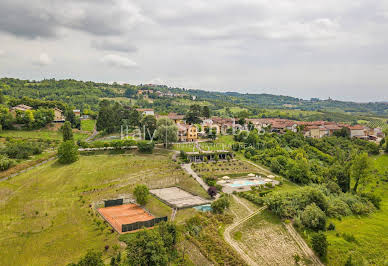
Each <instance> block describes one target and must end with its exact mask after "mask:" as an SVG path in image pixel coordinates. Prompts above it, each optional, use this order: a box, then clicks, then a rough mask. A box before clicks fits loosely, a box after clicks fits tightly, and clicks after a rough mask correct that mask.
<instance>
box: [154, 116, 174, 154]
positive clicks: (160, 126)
mask: <svg viewBox="0 0 388 266" xmlns="http://www.w3.org/2000/svg"><path fill="white" fill-rule="evenodd" d="M155 137H156V138H157V139H158V140H161V141H163V143H164V145H165V147H167V145H168V144H169V143H171V142H176V141H178V127H177V126H176V125H175V124H174V122H173V121H172V120H171V119H168V118H160V119H159V120H158V121H157V123H156V134H155Z"/></svg>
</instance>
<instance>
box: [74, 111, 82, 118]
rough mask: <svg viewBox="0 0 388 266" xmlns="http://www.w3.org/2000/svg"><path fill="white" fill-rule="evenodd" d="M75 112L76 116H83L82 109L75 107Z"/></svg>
mask: <svg viewBox="0 0 388 266" xmlns="http://www.w3.org/2000/svg"><path fill="white" fill-rule="evenodd" d="M73 113H74V115H75V116H76V117H80V116H81V110H78V109H74V110H73Z"/></svg>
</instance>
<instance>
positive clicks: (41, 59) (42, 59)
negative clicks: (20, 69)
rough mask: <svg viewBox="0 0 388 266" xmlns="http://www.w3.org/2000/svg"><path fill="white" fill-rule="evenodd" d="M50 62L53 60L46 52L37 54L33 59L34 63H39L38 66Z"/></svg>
mask: <svg viewBox="0 0 388 266" xmlns="http://www.w3.org/2000/svg"><path fill="white" fill-rule="evenodd" d="M52 63H53V60H52V59H51V57H50V56H49V55H48V54H46V53H41V54H40V55H39V58H38V59H37V60H35V61H34V64H36V65H39V66H47V65H50V64H52Z"/></svg>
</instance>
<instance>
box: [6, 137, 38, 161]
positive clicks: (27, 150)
mask: <svg viewBox="0 0 388 266" xmlns="http://www.w3.org/2000/svg"><path fill="white" fill-rule="evenodd" d="M42 151H43V148H42V146H41V145H40V144H39V143H36V142H24V141H17V142H10V143H8V144H7V146H6V147H5V149H3V153H5V154H7V155H8V157H9V158H13V159H28V157H30V156H31V155H34V154H41V153H42Z"/></svg>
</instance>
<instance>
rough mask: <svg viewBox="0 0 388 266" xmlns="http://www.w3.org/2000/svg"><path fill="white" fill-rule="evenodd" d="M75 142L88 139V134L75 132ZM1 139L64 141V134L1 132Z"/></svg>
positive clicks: (24, 131)
mask: <svg viewBox="0 0 388 266" xmlns="http://www.w3.org/2000/svg"><path fill="white" fill-rule="evenodd" d="M73 135H74V139H75V140H83V139H86V138H87V137H88V134H85V133H80V132H74V133H73ZM0 137H2V138H6V137H12V138H19V139H50V140H62V133H61V132H60V131H54V130H45V129H42V130H3V131H1V132H0Z"/></svg>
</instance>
